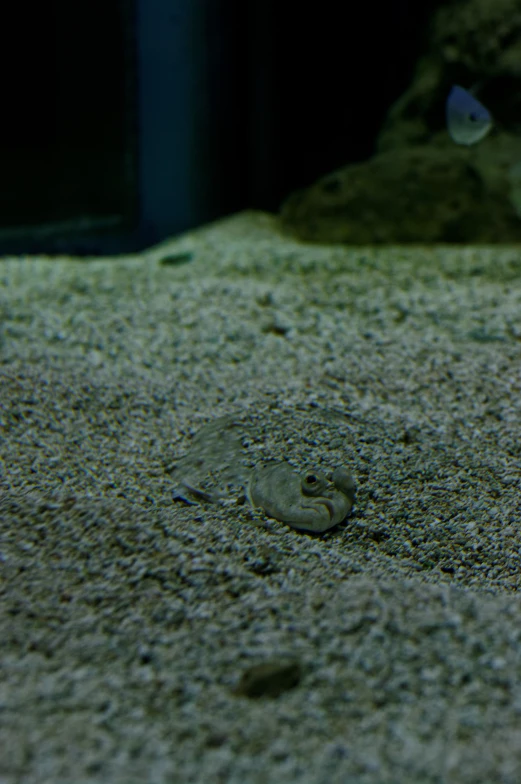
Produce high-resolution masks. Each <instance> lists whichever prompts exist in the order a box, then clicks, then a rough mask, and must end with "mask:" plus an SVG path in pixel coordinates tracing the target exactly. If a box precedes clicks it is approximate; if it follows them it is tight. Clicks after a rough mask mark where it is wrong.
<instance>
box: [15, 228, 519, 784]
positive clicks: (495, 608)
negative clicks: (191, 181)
mask: <svg viewBox="0 0 521 784" xmlns="http://www.w3.org/2000/svg"><path fill="white" fill-rule="evenodd" d="M181 253H187V254H188V253H190V254H191V255H192V259H191V260H190V261H187V263H184V264H175V263H170V264H160V263H159V261H160V259H161V258H163V257H165V256H166V257H169V258H170V261H171V262H174V261H175V258H173V257H175V255H176V254H181ZM178 260H180V261H181V260H182V259H178ZM185 261H186V259H185ZM0 311H1V319H0V459H1V462H0V526H1V527H0V531H1V545H0V567H1V571H2V583H1V591H2V597H1V603H0V613H1V622H0V624H1V625H0V631H1V634H0V646H1V678H0V722H1V724H0V782H1V784H19V783H20V784H22V783H23V784H44V783H45V784H138V783H139V784H141V783H142V782H147V784H156V783H157V784H191V783H192V782H194V783H197V784H198V783H199V782H200V783H201V784H214V783H215V784H217V783H220V782H223V784H228V783H230V784H285V783H286V782H287V783H289V782H292V783H293V782H299V783H302V784H345V782H349V784H408V783H409V782H410V783H411V784H427V783H428V784H467V782H468V784H492V782H494V784H519V782H520V781H521V603H520V599H519V593H518V591H519V587H520V585H521V551H520V545H521V508H520V493H519V487H520V480H521V473H520V455H521V439H520V434H521V419H520V417H521V250H520V249H519V248H482V249H473V248H465V247H462V248H444V247H434V248H406V249H403V248H380V249H378V250H377V249H373V248H351V249H344V248H335V247H333V248H331V247H329V248H326V247H321V246H318V247H313V246H305V245H299V244H298V243H295V242H293V241H292V240H290V239H287V238H284V237H283V236H280V235H279V234H278V233H277V227H276V222H275V221H274V219H273V218H271V217H270V216H266V215H259V214H245V215H239V216H236V217H234V218H232V219H231V220H228V221H224V222H222V223H221V224H217V225H214V226H210V227H206V228H205V229H204V230H202V231H200V232H196V233H193V234H191V235H188V236H186V237H182V238H180V239H178V240H176V241H175V242H172V243H166V244H165V245H164V247H163V248H158V249H154V250H153V251H151V252H150V253H148V254H144V255H143V256H141V257H133V258H122V259H116V260H115V259H112V260H106V261H105V260H96V261H73V260H67V259H62V260H56V259H52V260H51V259H13V260H1V261H0ZM226 414H233V415H234V416H237V417H240V418H241V420H242V421H244V422H246V423H248V425H249V426H250V428H251V432H252V434H253V435H252V437H251V439H250V440H249V441H248V443H245V444H244V447H245V450H246V453H245V454H246V457H245V461H246V462H248V461H250V465H254V464H256V462H258V461H259V460H263V459H265V458H266V459H268V458H270V457H273V458H275V459H281V458H284V459H286V460H288V461H289V462H290V463H291V464H292V465H294V466H295V467H304V466H308V465H312V466H317V467H320V468H324V469H326V468H334V467H336V466H338V465H341V464H342V465H346V466H347V467H348V468H349V469H350V470H351V471H352V472H353V474H354V476H355V478H356V483H357V497H356V503H355V507H354V510H353V513H352V514H351V515H350V516H349V517H348V519H347V521H346V522H345V523H343V524H341V525H340V526H338V527H337V528H334V529H332V530H330V531H328V532H327V533H326V534H324V535H322V536H313V535H307V534H303V533H299V532H297V531H294V530H292V529H290V528H288V527H287V526H286V525H283V524H281V523H277V522H276V521H273V520H268V519H266V518H265V517H264V516H263V515H262V514H261V513H260V512H258V511H256V510H255V511H254V510H251V509H250V507H249V505H248V503H247V501H245V499H244V497H243V496H241V494H240V493H238V494H237V493H236V494H235V496H233V497H229V498H226V499H225V500H223V501H222V502H219V503H213V504H212V503H207V502H204V501H203V502H202V503H200V504H198V505H188V504H186V503H184V502H183V501H182V500H181V499H180V498H179V497H178V498H177V500H175V496H176V487H175V482H174V476H175V472H176V469H175V468H174V467H175V465H176V464H178V463H179V461H180V459H182V458H183V456H185V455H187V454H188V455H189V454H190V446H191V445H192V447H193V444H194V435H195V434H196V433H197V432H198V431H200V428H201V427H203V426H204V425H205V424H206V423H207V422H209V421H210V420H212V419H213V418H215V417H218V416H222V415H226ZM187 459H189V458H187ZM261 664H273V666H274V669H275V670H276V667H277V665H278V664H280V665H281V666H282V665H284V666H286V665H287V667H286V669H287V670H288V672H290V673H292V675H291V674H290V676H288V677H286V675H284V672H285V670H282V673H283V674H282V675H281V676H280V677H281V679H282V686H281V688H279V689H278V690H277V689H275V690H273V688H272V689H271V691H270V685H269V684H270V682H271V685H272V686H273V678H272V679H271V681H270V679H269V678H268V685H267V686H266V684H265V686H264V687H263V686H262V684H261V685H260V686H258V682H257V686H258V688H257V691H258V690H260V691H262V690H263V688H264V691H265V694H264V695H261V696H259V697H255V696H254V694H255V693H256V692H255V688H252V687H251V683H252V682H255V678H256V670H255V667H256V666H257V665H261ZM252 668H253V669H252ZM248 678H249V680H248ZM248 683H249V684H250V686H248V685H247V684H248ZM245 684H246V685H245ZM284 685H287V686H292V688H288V689H287V690H286V689H285V688H284Z"/></svg>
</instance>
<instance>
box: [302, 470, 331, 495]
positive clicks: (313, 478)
mask: <svg viewBox="0 0 521 784" xmlns="http://www.w3.org/2000/svg"><path fill="white" fill-rule="evenodd" d="M301 487H302V492H303V493H304V495H321V494H322V493H323V492H324V490H325V489H326V487H327V479H326V477H325V476H324V475H323V474H321V473H320V472H319V471H308V472H307V473H306V474H304V476H303V477H302V483H301Z"/></svg>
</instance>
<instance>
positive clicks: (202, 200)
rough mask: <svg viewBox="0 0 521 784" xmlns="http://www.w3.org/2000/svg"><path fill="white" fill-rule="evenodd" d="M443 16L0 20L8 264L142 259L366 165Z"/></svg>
mask: <svg viewBox="0 0 521 784" xmlns="http://www.w3.org/2000/svg"><path fill="white" fill-rule="evenodd" d="M439 4H440V3H439V2H435V0H422V2H421V3H420V2H418V0H387V1H386V2H383V1H380V2H372V3H369V2H367V3H358V2H357V3H351V2H338V0H336V2H334V0H322V2H319V3H311V4H304V3H296V2H292V1H291V2H290V1H289V0H287V1H286V2H285V1H284V0H52V1H50V2H45V3H43V2H29V3H25V4H14V3H13V4H9V5H8V6H6V5H5V4H4V5H3V6H2V9H1V11H0V22H1V24H0V58H1V61H0V64H1V71H0V73H1V74H2V92H1V101H2V104H1V106H2V121H1V123H0V167H1V172H2V187H1V188H0V252H3V253H5V252H49V253H52V252H70V253H80V254H93V253H94V254H96V253H106V252H108V253H111V252H114V253H115V252H125V251H127V250H137V249H139V248H142V247H145V246H146V245H149V244H151V243H153V242H156V241H158V240H160V239H162V238H164V237H166V236H169V235H171V234H175V233H177V232H180V231H183V230H185V229H188V228H191V227H193V226H197V225H200V224H202V223H205V222H207V221H209V220H212V219H214V218H216V217H219V216H221V215H225V214H228V213H231V212H234V211H236V210H240V209H244V208H247V207H253V208H259V209H265V210H271V211H276V210H277V209H278V207H279V205H280V203H281V201H282V200H283V199H284V197H285V196H286V195H288V194H289V193H290V192H291V191H292V190H294V189H295V188H298V187H301V186H305V185H307V184H310V183H311V182H313V181H314V180H315V179H316V178H317V177H319V176H321V175H323V174H325V173H327V172H329V171H331V170H333V169H335V168H337V167H339V166H342V165H344V164H346V163H348V162H352V161H357V160H363V159H365V158H367V157H368V156H370V155H371V153H372V152H373V149H374V141H375V137H376V135H377V133H378V129H379V127H380V125H381V123H382V120H383V118H384V116H385V114H386V112H387V110H388V108H389V106H390V104H391V103H392V102H393V101H394V100H395V99H396V98H397V97H398V96H399V95H400V93H401V92H402V91H403V90H404V89H405V88H406V87H407V84H408V82H409V80H410V77H411V73H412V69H413V67H414V64H415V62H416V59H417V57H418V54H419V52H420V51H421V47H422V44H423V43H424V37H425V33H426V23H427V21H428V18H429V16H430V14H431V12H432V9H433V8H434V7H436V6H437V5H439Z"/></svg>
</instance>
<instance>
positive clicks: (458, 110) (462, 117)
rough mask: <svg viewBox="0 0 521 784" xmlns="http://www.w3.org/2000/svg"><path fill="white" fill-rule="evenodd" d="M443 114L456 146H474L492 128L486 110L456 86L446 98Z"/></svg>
mask: <svg viewBox="0 0 521 784" xmlns="http://www.w3.org/2000/svg"><path fill="white" fill-rule="evenodd" d="M445 112H446V118H447V130H448V132H449V135H450V137H451V139H452V141H454V142H456V144H465V145H467V146H469V145H471V144H476V142H479V141H481V139H483V138H484V137H485V136H486V135H487V133H488V132H489V131H490V129H491V128H492V115H491V114H490V112H489V111H488V109H487V108H486V107H485V106H483V104H482V103H480V102H479V101H478V99H477V98H474V96H473V95H472V94H471V93H469V91H468V90H465V88H464V87H460V86H459V85H457V84H455V85H454V87H453V88H452V90H451V91H450V93H449V95H448V97H447V103H446V105H445Z"/></svg>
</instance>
